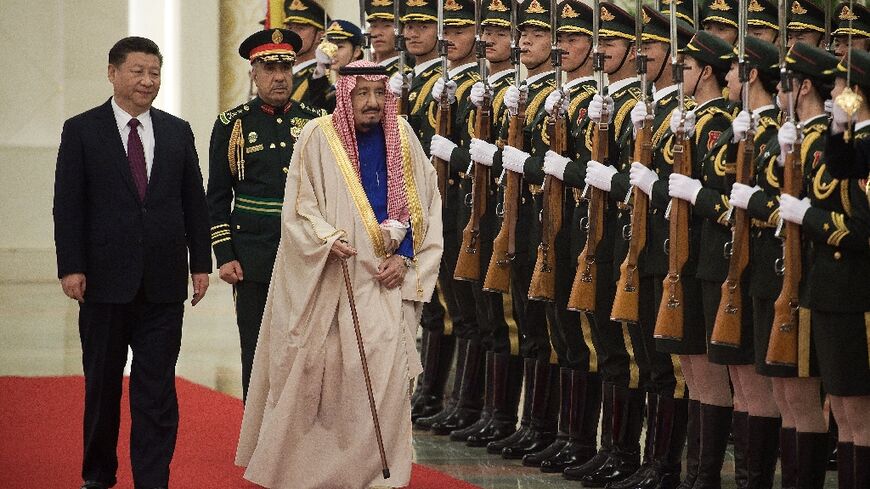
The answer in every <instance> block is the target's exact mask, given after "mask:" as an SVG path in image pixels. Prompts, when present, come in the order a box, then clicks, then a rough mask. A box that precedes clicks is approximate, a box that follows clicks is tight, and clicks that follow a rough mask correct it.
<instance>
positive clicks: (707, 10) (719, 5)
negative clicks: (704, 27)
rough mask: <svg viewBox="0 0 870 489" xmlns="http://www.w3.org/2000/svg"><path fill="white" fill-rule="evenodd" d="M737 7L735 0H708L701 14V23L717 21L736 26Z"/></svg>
mask: <svg viewBox="0 0 870 489" xmlns="http://www.w3.org/2000/svg"><path fill="white" fill-rule="evenodd" d="M738 8H739V4H738V3H737V0H712V1H709V0H708V2H707V4H706V5H705V6H704V10H703V13H702V14H701V19H702V20H701V23H702V24H706V23H707V22H718V23H720V24H725V25H728V26H731V27H735V28H736V27H737V17H738V15H739V14H738V11H737V9H738Z"/></svg>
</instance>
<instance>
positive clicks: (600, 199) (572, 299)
mask: <svg viewBox="0 0 870 489" xmlns="http://www.w3.org/2000/svg"><path fill="white" fill-rule="evenodd" d="M600 12H601V7H600V1H599V0H594V2H593V14H592V31H593V32H592V34H593V36H592V38H593V41H592V42H593V44H592V53H593V54H592V56H593V57H592V63H593V68H592V69H593V71H594V72H595V75H596V77H597V79H598V80H597V81H598V90H599V92H600V93H601V94H602V96H605V97H606V96H607V87H606V86H604V53H602V52H601V49H600V46H599V43H598V38H599V24H600V19H599V17H600V15H599V14H600ZM608 119H609V116H608V114H601V122H599V123H597V124H595V125H594V126H593V127H592V130H593V131H594V132H593V135H592V159H593V160H595V161H602V162H603V161H605V160H607V156H608V155H607V153H608V149H609V144H608V143H609V137H608V134H609V132H610V124H609V123H608V122H607V121H608ZM587 191H588V193H589V206H588V211H587V212H588V214H587V216H588V217H587V218H586V220H587V224H586V245H585V246H584V247H583V251H581V252H580V256H579V257H578V258H577V272H576V273H575V274H574V283H573V284H572V285H571V295H569V296H568V310H569V311H579V312H594V311H595V294H596V288H597V287H596V286H597V277H598V263H597V262H596V261H595V250H596V249H597V248H598V243H600V242H601V239H602V238H603V237H604V206H605V204H606V201H605V199H606V197H605V195H604V191H603V190H601V189H597V188H595V187H592V186H589V185H587V186H586V189H585V191H584V192H583V193H584V194H586V193H587Z"/></svg>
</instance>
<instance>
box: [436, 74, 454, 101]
mask: <svg viewBox="0 0 870 489" xmlns="http://www.w3.org/2000/svg"><path fill="white" fill-rule="evenodd" d="M445 87H447V101H448V102H449V103H451V104H452V103H454V102H456V82H455V81H453V80H447V83H444V78H443V77H438V80H436V81H435V86H433V87H432V98H433V99H435V101H439V100H441V95H442V93H443V92H444V88H445Z"/></svg>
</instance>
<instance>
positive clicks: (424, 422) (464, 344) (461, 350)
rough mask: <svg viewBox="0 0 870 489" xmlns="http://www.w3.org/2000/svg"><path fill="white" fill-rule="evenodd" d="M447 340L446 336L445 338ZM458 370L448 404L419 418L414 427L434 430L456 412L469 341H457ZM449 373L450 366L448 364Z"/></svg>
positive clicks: (454, 374)
mask: <svg viewBox="0 0 870 489" xmlns="http://www.w3.org/2000/svg"><path fill="white" fill-rule="evenodd" d="M445 338H446V336H445ZM429 341H432V338H429ZM455 348H456V362H455V365H456V369H455V370H454V372H453V387H452V388H451V393H450V397H449V398H448V399H447V402H445V403H444V406H443V407H442V408H441V410H440V411H438V412H437V413H435V414H433V415H431V416H423V417H419V418H417V420H416V421H414V427H415V428H417V429H421V430H429V429H432V425H433V424H435V423H438V422H440V421H442V420H444V419H445V418H447V417H448V416H450V415H451V414H452V413H453V411H455V410H456V406H457V405H458V404H459V391H460V389H461V388H462V372H464V371H465V355H466V354H467V353H468V340H465V339H462V338H459V339H458V340H456V347H455ZM447 368H448V371H449V368H450V366H449V364H448V367H447Z"/></svg>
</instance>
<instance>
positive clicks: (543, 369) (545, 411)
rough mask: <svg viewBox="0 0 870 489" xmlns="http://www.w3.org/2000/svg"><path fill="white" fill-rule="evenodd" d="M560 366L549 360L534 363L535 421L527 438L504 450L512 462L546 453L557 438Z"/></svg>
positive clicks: (533, 406) (533, 416)
mask: <svg viewBox="0 0 870 489" xmlns="http://www.w3.org/2000/svg"><path fill="white" fill-rule="evenodd" d="M558 383H559V366H558V365H551V364H550V362H549V361H547V360H538V361H537V363H536V364H535V391H534V393H533V398H532V420H531V422H530V423H529V431H528V433H527V434H526V436H525V437H524V438H521V439H519V440H517V442H516V443H514V444H513V445H508V446H506V447H505V448H504V450H502V451H501V456H502V458H505V459H508V460H512V459H521V458H523V457H524V456H526V455H528V454H530V453H535V452H538V451H541V450H543V449H544V448H546V447H547V446H549V445H550V443H553V441H555V439H556V423H557V418H558V416H559V389H558Z"/></svg>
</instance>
